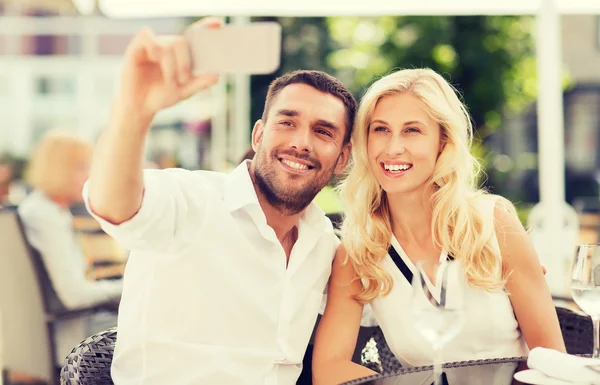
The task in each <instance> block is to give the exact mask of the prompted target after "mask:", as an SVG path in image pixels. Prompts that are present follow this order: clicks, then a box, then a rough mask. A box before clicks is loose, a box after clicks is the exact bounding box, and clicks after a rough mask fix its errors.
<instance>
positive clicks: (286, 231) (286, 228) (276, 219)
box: [248, 165, 304, 257]
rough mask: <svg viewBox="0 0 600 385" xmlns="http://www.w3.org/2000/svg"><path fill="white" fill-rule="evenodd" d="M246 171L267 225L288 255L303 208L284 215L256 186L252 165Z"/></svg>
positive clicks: (294, 239) (294, 240)
mask: <svg viewBox="0 0 600 385" xmlns="http://www.w3.org/2000/svg"><path fill="white" fill-rule="evenodd" d="M248 172H249V173H250V179H251V180H252V186H253V187H254V191H256V196H257V198H258V203H259V204H260V208H261V209H262V211H263V213H264V214H265V218H266V219H267V225H268V226H269V227H271V228H272V229H273V231H275V236H276V237H277V239H278V240H279V243H281V245H282V246H283V247H284V249H285V250H286V253H287V254H288V257H289V252H291V248H292V246H293V245H294V243H295V242H296V239H297V238H298V231H297V228H296V227H297V225H298V221H299V220H300V218H301V217H302V215H303V214H304V210H302V211H300V212H299V213H296V214H293V215H286V214H284V213H282V212H281V210H279V209H277V208H276V207H274V206H273V205H272V204H271V203H270V202H269V200H268V199H267V198H266V196H265V195H264V194H263V192H262V190H261V189H260V188H259V187H258V185H257V183H256V180H255V178H254V169H253V167H252V165H250V166H249V167H248ZM286 246H287V247H286Z"/></svg>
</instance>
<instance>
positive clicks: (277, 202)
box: [254, 148, 335, 215]
mask: <svg viewBox="0 0 600 385" xmlns="http://www.w3.org/2000/svg"><path fill="white" fill-rule="evenodd" d="M280 153H286V154H287V155H290V156H295V157H296V158H298V159H307V156H306V155H304V154H298V153H294V152H290V151H284V152H278V153H273V154H272V156H271V157H270V158H268V155H266V154H265V153H264V151H260V148H259V150H258V152H257V154H256V159H255V161H256V164H255V167H254V179H255V181H256V184H257V186H258V188H259V189H260V191H261V193H262V194H263V196H264V197H265V198H266V199H267V201H268V202H269V204H270V205H271V206H272V207H273V208H275V209H276V210H277V211H279V212H281V213H282V214H283V215H295V214H298V213H299V212H301V211H302V210H304V209H305V208H306V207H307V206H308V205H309V204H310V203H311V202H312V201H313V199H315V196H317V194H318V193H319V192H320V191H321V189H322V188H323V187H325V186H326V185H327V183H328V182H329V179H330V178H331V175H332V174H333V169H334V168H335V165H334V166H333V167H332V169H331V170H327V172H323V170H321V164H320V163H319V162H318V161H314V160H313V161H312V162H313V164H314V166H315V167H314V169H313V170H312V171H313V172H315V173H316V176H315V177H314V178H313V179H312V180H310V181H308V183H305V184H304V185H301V186H299V188H297V189H294V188H291V187H286V186H284V185H282V183H281V182H280V181H278V179H277V172H276V170H275V167H276V166H277V165H276V164H275V162H279V160H278V156H277V154H280ZM307 160H308V159H307ZM299 177H300V176H299Z"/></svg>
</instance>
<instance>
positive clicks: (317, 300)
mask: <svg viewBox="0 0 600 385" xmlns="http://www.w3.org/2000/svg"><path fill="white" fill-rule="evenodd" d="M144 185H145V191H144V198H143V202H142V206H141V208H140V210H139V212H138V213H137V214H136V215H135V216H134V217H133V218H132V219H130V220H129V221H127V222H124V223H122V224H120V225H116V226H115V225H112V224H110V223H108V222H107V221H105V220H103V219H102V218H99V217H98V216H95V217H96V219H98V220H99V221H100V223H101V225H102V228H103V229H104V230H105V231H106V232H107V233H108V234H110V235H111V236H113V237H114V238H116V239H117V240H118V241H120V242H121V243H122V244H123V245H124V246H125V247H127V248H128V249H130V250H131V254H130V257H129V261H128V263H127V267H126V270H125V280H124V288H123V294H122V299H121V306H120V310H119V323H118V339H117V345H116V349H115V354H114V358H113V366H112V376H113V381H114V383H115V384H116V385H134V384H135V385H164V384H181V385H183V384H220V385H228V384H232V385H233V384H235V385H239V384H252V385H257V384H265V385H280V384H281V385H283V384H295V383H296V380H297V378H298V376H299V374H300V372H301V370H302V359H303V356H304V352H305V350H306V346H307V344H308V341H309V339H310V336H311V332H312V331H313V327H314V324H315V320H316V318H317V314H318V313H319V310H321V303H322V300H323V293H324V292H325V290H326V285H327V282H328V279H329V275H330V273H331V264H332V261H333V257H334V254H335V250H336V248H337V246H338V244H339V240H338V238H337V237H336V236H335V234H334V230H333V226H332V224H331V221H329V219H327V218H326V217H325V215H324V213H323V212H322V211H321V209H319V208H318V207H317V206H316V204H314V203H312V204H311V205H309V206H308V207H307V209H306V210H305V213H304V215H303V216H302V218H301V219H300V221H299V223H298V239H297V241H296V243H295V245H294V247H293V249H292V252H291V255H290V258H289V264H288V265H287V266H286V255H285V252H284V250H283V247H282V246H281V244H280V243H279V241H278V240H277V237H276V236H275V232H274V231H273V229H272V228H271V227H269V226H268V225H267V222H266V218H265V215H264V213H263V211H262V210H261V207H260V205H259V202H258V199H257V196H256V192H255V190H254V187H253V183H252V180H251V178H250V174H249V171H248V163H247V162H244V163H242V164H241V165H240V166H238V167H237V168H236V169H235V170H234V171H233V172H232V173H230V174H228V175H225V174H221V173H216V172H210V171H188V170H182V169H169V170H146V171H144ZM84 198H85V201H86V204H87V205H88V210H89V211H90V212H91V213H92V210H91V209H90V207H89V201H88V198H87V184H86V187H85V188H84ZM92 215H94V214H93V213H92Z"/></svg>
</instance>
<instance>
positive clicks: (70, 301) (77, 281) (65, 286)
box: [20, 207, 123, 309]
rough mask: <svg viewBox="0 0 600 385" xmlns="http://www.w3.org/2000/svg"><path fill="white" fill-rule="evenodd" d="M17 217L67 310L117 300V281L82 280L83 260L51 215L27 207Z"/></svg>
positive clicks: (69, 234) (61, 223)
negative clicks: (19, 217)
mask: <svg viewBox="0 0 600 385" xmlns="http://www.w3.org/2000/svg"><path fill="white" fill-rule="evenodd" d="M31 209H32V210H28V211H27V212H25V213H20V216H21V219H22V220H23V224H24V227H25V232H26V236H27V239H28V241H29V243H30V244H31V246H33V247H34V248H35V249H36V250H38V251H39V253H40V255H41V258H42V261H43V263H44V266H45V268H46V271H47V272H48V276H49V277H50V281H51V283H52V286H53V288H54V290H55V291H56V294H57V295H58V298H59V299H60V300H61V302H62V303H63V304H64V305H65V306H66V307H67V308H69V309H75V308H81V307H87V306H93V305H96V304H100V303H104V302H109V301H114V300H117V299H118V298H120V296H121V291H122V289H123V283H122V281H121V280H115V281H90V280H88V279H87V277H86V276H85V257H84V255H83V253H82V251H81V249H80V248H78V246H79V245H78V244H77V242H76V240H75V234H74V232H73V230H72V229H71V228H65V226H64V220H61V219H63V218H56V216H55V215H53V211H51V210H44V209H43V207H40V208H39V210H36V208H35V207H31Z"/></svg>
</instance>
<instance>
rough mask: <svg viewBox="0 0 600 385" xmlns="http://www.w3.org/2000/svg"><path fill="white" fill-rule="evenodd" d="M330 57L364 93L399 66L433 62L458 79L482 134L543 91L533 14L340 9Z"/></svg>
mask: <svg viewBox="0 0 600 385" xmlns="http://www.w3.org/2000/svg"><path fill="white" fill-rule="evenodd" d="M327 21H328V23H327V25H328V27H329V30H330V32H331V36H332V37H333V39H334V40H335V41H336V42H337V44H338V47H339V48H338V49H337V50H336V51H334V52H331V53H330V54H329V55H327V62H328V64H329V65H330V66H331V67H333V68H334V69H335V70H337V71H342V72H344V73H345V74H346V78H345V79H344V80H346V81H347V84H348V85H349V86H350V87H351V88H352V90H353V91H354V92H356V93H357V94H361V93H363V92H364V90H365V89H366V87H367V86H368V85H369V84H370V83H371V82H372V81H373V80H374V79H377V78H378V77H381V76H383V75H385V74H387V73H389V72H390V71H391V70H393V69H397V68H418V67H428V68H431V69H433V70H435V71H437V72H439V73H441V74H443V75H444V76H445V77H446V79H448V80H449V81H450V82H451V83H452V84H454V85H455V86H456V87H457V88H458V89H459V91H460V93H461V94H462V96H463V99H464V102H465V104H466V105H467V107H468V108H469V111H470V113H471V115H472V116H473V120H474V122H475V127H476V128H477V129H478V130H480V131H481V134H482V137H483V138H485V137H486V136H487V135H488V134H491V133H493V132H494V131H495V130H496V129H498V128H499V127H500V126H501V124H502V120H501V116H502V112H503V109H504V107H505V106H508V107H509V108H511V109H513V110H515V111H519V110H521V109H522V108H524V107H525V106H527V105H529V104H530V103H531V102H532V101H533V100H534V99H535V96H536V91H537V90H536V79H535V70H536V66H535V56H534V41H533V39H532V36H531V30H532V23H533V19H532V18H530V17H520V16H400V17H378V18H361V17H339V18H330V19H328V20H327Z"/></svg>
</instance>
